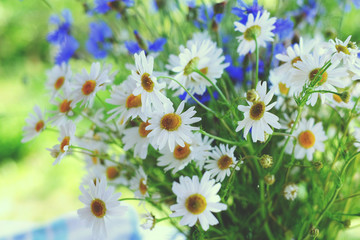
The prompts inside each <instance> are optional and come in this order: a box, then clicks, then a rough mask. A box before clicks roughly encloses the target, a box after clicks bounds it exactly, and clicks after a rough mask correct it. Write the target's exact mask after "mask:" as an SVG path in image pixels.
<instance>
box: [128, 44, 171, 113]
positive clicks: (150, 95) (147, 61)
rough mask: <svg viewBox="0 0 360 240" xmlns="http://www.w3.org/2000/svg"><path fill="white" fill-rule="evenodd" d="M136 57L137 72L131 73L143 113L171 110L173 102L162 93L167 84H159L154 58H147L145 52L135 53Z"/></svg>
mask: <svg viewBox="0 0 360 240" xmlns="http://www.w3.org/2000/svg"><path fill="white" fill-rule="evenodd" d="M134 57H135V67H136V71H132V72H131V78H132V79H133V80H134V81H135V82H136V88H135V89H134V90H133V94H134V96H141V111H142V112H143V113H151V112H153V111H159V109H161V110H167V109H169V108H171V107H172V102H171V101H170V100H169V99H168V98H167V97H166V96H165V95H164V94H163V93H162V92H161V91H162V90H163V89H164V88H165V83H158V82H157V79H156V77H155V76H154V75H153V68H154V58H153V57H151V56H148V57H146V56H145V52H144V51H141V52H140V54H136V53H135V54H134Z"/></svg>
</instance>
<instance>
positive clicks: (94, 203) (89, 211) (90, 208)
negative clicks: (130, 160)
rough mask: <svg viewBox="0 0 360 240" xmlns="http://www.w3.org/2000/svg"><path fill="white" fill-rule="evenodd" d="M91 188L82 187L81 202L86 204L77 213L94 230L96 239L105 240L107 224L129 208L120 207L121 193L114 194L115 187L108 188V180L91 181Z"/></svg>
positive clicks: (93, 233)
mask: <svg viewBox="0 0 360 240" xmlns="http://www.w3.org/2000/svg"><path fill="white" fill-rule="evenodd" d="M88 185H89V188H88V189H85V188H84V186H83V185H81V186H80V191H81V193H82V195H80V196H79V200H80V201H81V202H82V203H84V204H85V207H84V208H81V209H79V210H78V211H77V213H78V215H79V217H80V219H82V220H84V221H85V222H86V225H87V226H88V227H91V228H92V235H93V236H94V238H95V239H105V238H106V236H107V231H106V222H108V221H110V219H111V217H116V216H119V215H121V214H123V213H124V212H125V211H126V209H127V207H125V206H120V202H119V201H118V199H119V198H120V196H121V193H114V191H115V189H114V188H113V187H107V182H106V179H105V178H104V177H103V178H101V179H100V180H99V179H96V181H95V182H94V181H89V183H88Z"/></svg>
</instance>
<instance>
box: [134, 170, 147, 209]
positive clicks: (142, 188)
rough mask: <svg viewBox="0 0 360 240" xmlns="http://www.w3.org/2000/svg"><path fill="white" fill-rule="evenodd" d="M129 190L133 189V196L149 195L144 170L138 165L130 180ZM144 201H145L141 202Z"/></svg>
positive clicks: (142, 196) (143, 197)
mask: <svg viewBox="0 0 360 240" xmlns="http://www.w3.org/2000/svg"><path fill="white" fill-rule="evenodd" d="M130 188H131V190H133V191H135V192H134V194H135V197H138V198H142V199H145V198H146V197H149V193H148V185H147V176H146V174H145V172H144V169H143V168H142V167H140V168H139V169H138V170H136V174H135V177H134V178H133V179H131V181H130ZM143 203H145V202H143Z"/></svg>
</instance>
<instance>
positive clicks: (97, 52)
mask: <svg viewBox="0 0 360 240" xmlns="http://www.w3.org/2000/svg"><path fill="white" fill-rule="evenodd" d="M89 26H90V34H89V39H88V41H87V42H86V49H87V50H88V51H89V53H91V54H92V55H93V56H94V57H95V58H97V59H99V58H105V57H106V55H107V51H108V50H109V49H111V47H112V44H111V43H110V42H109V41H108V40H109V39H110V38H112V31H111V28H110V27H109V26H108V25H107V24H106V23H105V22H99V23H95V22H93V23H90V25H89Z"/></svg>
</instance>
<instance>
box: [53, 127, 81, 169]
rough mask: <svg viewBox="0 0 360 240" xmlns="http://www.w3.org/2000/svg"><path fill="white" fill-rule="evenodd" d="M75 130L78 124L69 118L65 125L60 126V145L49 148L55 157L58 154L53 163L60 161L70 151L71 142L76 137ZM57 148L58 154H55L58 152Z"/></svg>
mask: <svg viewBox="0 0 360 240" xmlns="http://www.w3.org/2000/svg"><path fill="white" fill-rule="evenodd" d="M75 131H76V125H75V123H74V122H73V121H70V120H69V121H67V122H66V123H65V124H64V125H61V126H60V136H59V138H58V140H59V142H60V145H59V144H58V145H55V146H54V147H53V149H52V150H51V149H49V151H50V152H51V155H52V156H53V157H54V156H56V159H55V161H54V162H53V165H55V164H57V163H59V162H60V160H61V159H63V158H64V157H65V156H66V155H67V154H68V153H69V150H70V146H71V143H72V141H73V140H74V138H75ZM55 149H58V152H57V155H54V154H55V153H56V150H55Z"/></svg>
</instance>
